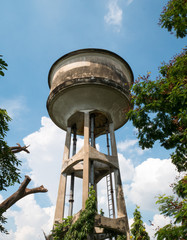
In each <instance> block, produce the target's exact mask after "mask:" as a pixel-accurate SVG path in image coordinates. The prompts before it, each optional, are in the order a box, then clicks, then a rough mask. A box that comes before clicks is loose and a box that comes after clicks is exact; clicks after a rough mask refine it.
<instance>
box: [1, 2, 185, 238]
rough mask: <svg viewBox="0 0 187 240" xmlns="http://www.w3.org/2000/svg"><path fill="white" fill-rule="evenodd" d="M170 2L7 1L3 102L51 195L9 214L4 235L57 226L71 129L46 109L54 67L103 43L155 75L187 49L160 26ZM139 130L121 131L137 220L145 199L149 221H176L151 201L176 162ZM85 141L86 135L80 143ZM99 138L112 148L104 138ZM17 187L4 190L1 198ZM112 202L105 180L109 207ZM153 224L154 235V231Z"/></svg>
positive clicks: (27, 168) (37, 179)
mask: <svg viewBox="0 0 187 240" xmlns="http://www.w3.org/2000/svg"><path fill="white" fill-rule="evenodd" d="M166 2H167V1H165V0H157V1H151V0H94V1H89V0H68V1H67V0H66V1H65V0H53V1H51V0H30V1H23V0H17V1H13V0H10V1H0V9H1V14H0V22H1V32H0V34H1V37H0V46H1V52H0V54H2V55H3V58H4V60H5V61H6V62H7V63H8V71H6V73H5V77H3V78H1V79H0V107H1V108H6V109H7V110H8V113H9V114H10V115H11V117H12V118H13V120H12V122H11V124H10V132H9V133H8V136H7V141H8V143H9V145H11V146H13V145H15V144H16V143H17V142H19V143H21V144H30V145H31V146H30V151H31V154H30V155H25V154H19V157H20V158H21V159H22V162H23V164H22V174H23V176H24V175H25V174H29V175H30V176H31V177H32V183H31V187H32V186H39V185H41V184H44V186H45V187H46V188H48V189H49V192H48V194H38V195H35V196H29V197H28V198H25V199H23V200H21V201H20V203H18V204H17V205H15V206H14V207H13V208H12V209H11V210H10V211H8V213H7V216H8V218H9V223H8V225H7V228H8V229H9V231H10V235H9V236H6V237H4V236H3V239H15V240H18V239H19V240H30V239H33V236H34V239H36V240H38V239H42V232H41V229H44V230H45V231H46V232H47V231H49V230H50V227H51V223H52V220H53V211H54V205H55V201H56V200H55V198H56V192H57V189H58V178H59V169H60V165H61V158H62V154H63V143H64V136H65V133H64V132H63V131H61V130H60V129H58V128H57V127H55V126H54V124H52V122H51V121H50V120H49V118H48V113H47V110H46V100H47V97H48V94H49V88H48V79H47V78H48V72H49V69H50V67H51V65H52V64H53V63H54V62H55V61H56V60H57V59H58V58H59V57H61V56H62V55H64V54H66V53H68V52H70V51H73V50H77V49H81V48H102V49H107V50H110V51H113V52H115V53H117V54H119V55H120V56H121V57H122V58H124V59H125V60H126V61H127V62H128V63H129V65H130V66H131V68H132V70H133V73H134V77H135V79H136V78H137V77H138V75H141V74H146V73H147V72H149V71H150V72H151V73H152V75H151V76H152V77H153V78H155V76H156V75H157V74H158V66H160V65H161V62H163V61H166V62H167V61H168V60H169V59H170V58H171V57H172V56H173V55H175V54H176V53H179V52H180V51H181V50H182V48H183V47H184V46H185V39H182V40H181V39H176V38H175V36H174V35H171V34H169V33H168V32H167V31H166V30H164V29H161V28H160V26H158V19H159V15H160V13H161V11H162V8H163V6H164V4H165V3H166ZM135 132H136V131H135V129H134V128H133V126H132V124H131V123H127V124H126V125H125V126H124V127H122V128H121V129H119V130H117V132H116V139H117V143H118V151H119V154H120V156H119V159H120V164H121V167H122V178H123V183H124V192H125V195H126V199H127V200H126V202H127V210H128V214H129V219H130V221H131V218H132V213H133V211H134V208H135V205H136V204H138V205H140V207H141V211H142V216H143V220H144V221H145V223H146V224H148V220H149V219H150V220H151V221H153V222H154V223H155V225H159V226H161V225H162V224H164V223H165V222H167V221H169V220H167V219H166V220H164V219H163V218H162V217H161V216H160V215H159V213H158V211H157V210H156V207H155V206H153V205H151V204H153V202H155V199H154V196H155V195H157V194H159V193H164V192H166V193H170V190H169V187H168V185H169V182H172V181H173V180H174V176H175V175H176V174H177V173H176V172H175V169H174V166H172V164H171V163H170V160H169V154H170V152H169V151H166V150H164V149H163V148H160V146H159V144H156V145H155V147H154V148H153V149H152V150H145V151H141V149H140V148H139V147H138V143H137V141H136V133H135ZM57 136H58V137H57ZM57 139H60V140H61V142H60V141H59V140H58V142H57ZM81 142H82V140H81V139H79V141H78V144H80V145H81ZM98 143H99V146H100V149H104V141H103V140H102V138H101V140H99V142H98ZM42 166H45V168H44V169H43V170H42ZM49 176H51V179H50V181H49ZM164 181H165V184H163V182H164ZM138 182H139V183H141V185H140V184H138ZM54 186H55V187H54ZM16 187H18V186H17V185H16V186H15V187H13V188H10V189H9V190H8V191H7V192H6V193H4V192H2V193H1V198H2V199H3V198H6V197H7V196H8V195H9V194H10V193H12V192H13V191H15V189H16ZM153 189H154V191H153ZM146 190H147V191H146ZM144 197H145V198H144ZM105 200H106V199H105V197H104V193H103V192H102V184H101V198H100V202H101V204H100V205H101V207H104V203H105ZM151 206H152V207H151ZM32 208H33V211H31V210H30V209H32ZM77 209H78V206H77ZM33 214H34V216H33ZM28 215H29V216H30V218H31V219H32V221H30V220H29V217H28ZM164 221H165V222H164ZM23 223H24V224H23ZM146 226H147V229H148V231H149V232H150V233H151V234H152V233H153V229H151V227H150V226H149V225H146ZM33 234H34V235H33Z"/></svg>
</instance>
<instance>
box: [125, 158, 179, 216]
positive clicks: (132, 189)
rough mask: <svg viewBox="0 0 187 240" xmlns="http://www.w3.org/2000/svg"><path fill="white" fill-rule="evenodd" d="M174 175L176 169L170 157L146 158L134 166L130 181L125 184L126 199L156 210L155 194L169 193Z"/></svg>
mask: <svg viewBox="0 0 187 240" xmlns="http://www.w3.org/2000/svg"><path fill="white" fill-rule="evenodd" d="M176 176H177V171H176V169H175V166H174V165H173V164H172V163H171V160H170V159H164V160H160V159H154V158H149V159H147V160H146V161H144V162H143V163H142V164H140V165H138V166H137V167H136V168H135V173H134V177H133V180H132V183H131V184H130V185H127V186H125V189H126V192H127V196H128V201H131V202H132V203H134V204H137V205H139V206H141V209H143V210H152V211H153V210H156V204H155V201H156V199H155V196H156V195H158V194H171V193H172V190H171V188H170V187H169V185H170V184H171V183H173V182H174V180H175V177H176Z"/></svg>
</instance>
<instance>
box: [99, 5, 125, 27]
mask: <svg viewBox="0 0 187 240" xmlns="http://www.w3.org/2000/svg"><path fill="white" fill-rule="evenodd" d="M107 8H108V13H107V14H106V15H105V16H104V20H105V22H106V23H107V24H109V25H113V26H115V27H117V28H116V29H117V30H118V31H119V30H120V26H121V22H122V15H123V11H122V9H121V8H120V7H119V5H118V0H110V1H109V3H108V6H107Z"/></svg>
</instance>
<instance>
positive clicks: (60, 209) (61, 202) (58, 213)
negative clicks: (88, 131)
mask: <svg viewBox="0 0 187 240" xmlns="http://www.w3.org/2000/svg"><path fill="white" fill-rule="evenodd" d="M70 144H71V128H70V127H68V128H67V132H66V140H65V147H64V155H63V163H62V166H63V164H64V163H65V162H66V161H67V160H68V158H69V153H70ZM66 182H67V175H66V174H60V183H59V187H58V197H57V202H56V209H55V217H54V223H55V222H59V221H62V218H64V207H65V196H66Z"/></svg>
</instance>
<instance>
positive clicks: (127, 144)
mask: <svg viewBox="0 0 187 240" xmlns="http://www.w3.org/2000/svg"><path fill="white" fill-rule="evenodd" d="M137 142H138V140H137V139H132V140H125V141H123V142H119V143H118V149H119V150H120V151H122V152H123V151H125V150H127V149H129V148H131V147H133V146H134V145H135V144H136V143H137Z"/></svg>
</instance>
